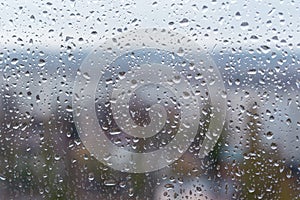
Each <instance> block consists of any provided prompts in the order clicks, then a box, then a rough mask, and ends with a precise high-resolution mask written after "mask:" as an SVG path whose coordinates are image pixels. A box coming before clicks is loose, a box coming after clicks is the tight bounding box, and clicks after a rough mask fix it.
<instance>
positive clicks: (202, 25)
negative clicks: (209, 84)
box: [0, 0, 300, 199]
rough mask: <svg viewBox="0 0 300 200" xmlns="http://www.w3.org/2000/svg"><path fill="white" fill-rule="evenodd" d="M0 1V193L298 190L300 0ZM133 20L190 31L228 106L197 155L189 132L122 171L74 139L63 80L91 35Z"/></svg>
mask: <svg viewBox="0 0 300 200" xmlns="http://www.w3.org/2000/svg"><path fill="white" fill-rule="evenodd" d="M0 5H1V8H2V12H1V14H0V24H1V27H2V30H1V32H0V75H1V76H0V84H1V85H0V87H1V90H0V97H1V98H0V105H1V109H0V113H1V115H0V148H1V151H0V199H91V198H94V199H299V198H300V196H299V194H300V153H299V152H300V151H299V148H300V140H299V137H300V131H299V128H300V112H299V111H300V102H299V101H300V100H299V92H300V43H299V38H300V27H299V23H298V22H297V20H298V19H299V17H300V12H299V5H300V4H299V3H297V2H294V1H278V3H273V2H271V1H270V2H268V1H253V2H237V1H230V2H219V1H214V0H213V1H205V2H201V1H200V2H199V3H197V4H195V3H194V2H190V1H174V2H169V3H160V2H156V1H145V2H144V3H139V2H134V1H129V2H123V1H120V2H114V3H112V2H109V1H104V2H88V3H86V2H80V1H73V0H72V1H53V2H50V1H49V2H48V1H38V2H34V1H33V2H27V1H24V2H13V1H9V2H8V1H1V2H0ZM143 27H166V28H169V29H172V30H176V31H179V32H181V33H183V34H186V35H187V36H190V37H191V38H193V39H197V41H198V42H199V45H200V46H202V47H203V49H204V50H205V51H207V52H209V53H210V55H211V57H212V58H213V60H214V61H215V63H216V65H217V67H218V69H219V70H220V73H221V75H222V78H223V80H224V84H225V88H226V98H227V110H226V113H227V116H226V121H225V126H224V129H223V131H222V134H221V137H220V138H219V141H218V143H217V145H216V146H215V148H214V150H213V151H212V152H211V153H210V154H209V156H207V157H205V158H204V159H199V158H198V155H197V152H198V151H199V144H198V143H197V140H196V141H195V142H194V143H193V144H192V145H191V147H190V149H189V151H187V152H185V153H184V155H183V156H182V157H181V158H180V159H179V160H177V161H176V162H175V163H173V164H172V165H170V166H168V167H165V168H163V169H161V170H158V171H155V172H149V173H145V174H132V173H122V172H119V171H115V170H113V169H111V168H109V167H107V166H105V165H103V164H102V163H101V162H99V161H97V160H96V159H95V158H94V157H93V156H92V155H91V154H90V153H89V152H88V151H87V150H86V149H85V148H84V145H83V144H82V142H81V140H80V138H79V136H78V133H77V131H76V127H75V124H74V121H73V108H72V90H73V84H74V79H75V76H76V74H77V71H78V69H79V67H80V65H81V63H82V61H83V60H84V58H85V57H86V56H87V54H88V53H90V51H91V50H92V49H93V48H94V47H96V46H97V44H99V43H100V42H101V41H102V40H103V39H104V38H110V37H112V36H113V35H115V34H119V33H121V32H124V31H127V30H132V29H135V28H143ZM91 106H94V105H91ZM133 143H134V141H130V140H129V141H128V145H132V144H133Z"/></svg>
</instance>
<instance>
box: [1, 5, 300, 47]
mask: <svg viewBox="0 0 300 200" xmlns="http://www.w3.org/2000/svg"><path fill="white" fill-rule="evenodd" d="M47 2H48V1H12V0H7V1H1V3H0V8H1V12H0V26H1V28H2V30H1V32H0V39H1V40H0V44H1V48H3V47H20V44H21V43H24V45H25V46H26V47H27V46H28V47H29V46H32V47H39V48H49V49H59V48H60V46H61V45H65V44H66V43H68V42H73V43H74V44H76V46H77V47H82V48H86V49H89V48H93V47H94V46H95V45H96V44H98V43H100V42H101V41H102V40H104V39H105V38H107V37H111V36H112V34H113V33H118V31H121V30H122V31H124V29H125V28H127V30H132V29H135V28H145V27H165V28H176V30H177V31H179V32H181V33H183V34H185V35H188V36H191V37H194V38H196V39H197V40H198V42H199V43H200V44H201V45H203V46H206V47H208V48H211V49H212V48H216V47H217V48H222V47H224V46H227V47H240V46H247V47H248V48H252V47H256V46H260V45H268V46H270V47H272V46H274V45H276V44H277V45H280V46H283V47H284V46H285V48H289V49H299V48H300V47H299V44H298V43H299V38H300V27H299V26H300V24H299V19H300V10H299V6H300V1H298V0H296V1H295V2H294V3H293V2H292V1H275V3H274V1H249V2H247V1H231V2H229V1H228V2H226V1H223V2H221V1H215V2H214V0H213V1H207V0H203V1H196V2H197V3H195V1H164V2H165V3H161V1H160V2H159V3H156V2H155V0H152V1H149V0H144V1H128V0H126V1H92V2H88V1H84V0H82V1H70V0H68V1H51V3H47ZM269 2H272V3H269ZM180 22H182V23H180ZM191 29H192V30H191ZM274 36H277V37H278V40H277V38H276V37H274ZM80 38H82V39H83V41H79V40H80ZM272 38H273V39H272ZM101 39H102V40H101ZM66 40H68V41H67V42H66ZM268 40H270V41H268ZM289 44H291V45H292V46H290V47H288V45H289ZM297 44H298V47H297Z"/></svg>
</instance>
